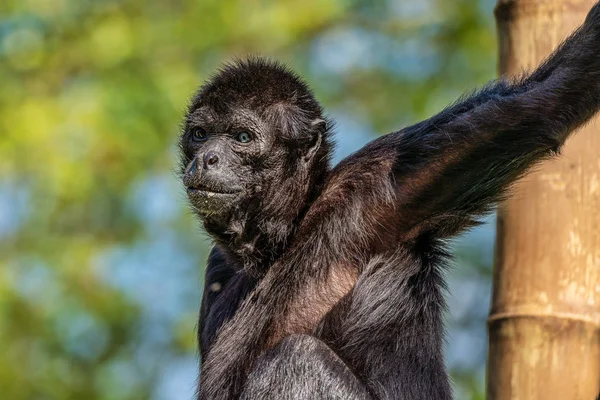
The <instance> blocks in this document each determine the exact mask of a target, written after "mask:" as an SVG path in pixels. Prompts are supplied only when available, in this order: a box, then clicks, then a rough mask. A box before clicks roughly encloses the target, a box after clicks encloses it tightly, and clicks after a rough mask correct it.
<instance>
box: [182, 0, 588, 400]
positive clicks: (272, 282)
mask: <svg viewBox="0 0 600 400" xmlns="http://www.w3.org/2000/svg"><path fill="white" fill-rule="evenodd" d="M599 49H600V6H599V5H596V6H595V7H594V9H593V10H592V11H591V13H590V15H589V16H588V18H587V20H586V22H585V24H584V25H583V27H582V28H580V29H579V30H578V31H577V32H576V33H575V34H574V35H573V36H571V38H569V39H568V40H567V41H566V42H565V43H564V44H563V45H562V46H561V47H560V48H559V49H558V50H557V51H556V52H555V53H554V55H553V56H552V57H550V58H549V59H548V60H547V61H546V62H545V63H543V64H542V66H540V67H539V68H538V69H537V70H536V71H535V72H533V74H531V75H530V76H528V77H525V78H523V79H521V80H519V81H516V82H509V81H506V80H500V81H497V82H493V83H490V84H489V85H487V86H486V87H485V88H483V89H482V90H481V91H479V92H477V93H475V94H473V95H470V96H468V97H465V98H463V99H462V100H460V101H458V102H457V103H456V104H454V105H452V106H450V107H448V108H447V109H445V110H444V111H442V112H441V113H440V114H438V115H436V116H434V117H432V118H431V119H428V120H426V121H423V122H420V123H418V124H416V125H414V126H411V127H408V128H405V129H403V130H401V131H399V132H395V133H391V134H389V135H386V136H383V137H381V138H379V139H377V140H375V141H373V142H371V143H370V144H368V145H367V146H365V147H364V148H363V149H361V150H360V151H359V152H357V153H356V154H354V155H352V156H350V157H349V158H347V159H345V160H344V161H342V162H341V163H340V164H339V165H338V166H337V167H336V168H334V169H333V170H331V171H330V170H329V167H328V163H327V161H328V154H329V143H328V136H329V133H328V130H327V129H323V130H321V131H319V130H318V129H317V130H315V125H313V124H312V121H319V120H324V118H323V116H322V111H321V108H320V106H319V105H318V103H317V102H316V100H314V98H313V96H312V94H310V91H309V90H308V88H307V87H306V85H304V84H303V83H302V82H301V81H300V80H299V79H298V78H297V77H296V76H295V75H293V74H291V73H290V72H289V71H287V70H286V69H285V68H282V67H281V66H279V65H274V64H270V63H267V62H264V61H260V60H251V61H248V62H243V63H239V64H235V65H232V66H229V67H227V68H225V69H224V70H223V71H221V72H220V73H219V74H218V75H217V76H216V77H215V78H214V79H213V80H212V81H211V82H210V83H208V84H207V85H206V86H205V87H204V88H203V89H201V91H200V92H199V94H198V96H197V97H196V98H195V100H194V102H193V104H192V106H191V107H190V113H189V115H188V119H187V124H186V132H187V131H188V130H189V128H190V126H193V124H194V123H197V121H198V120H199V119H201V118H200V116H199V115H197V114H194V113H195V112H196V110H198V109H199V108H201V107H202V106H209V107H213V108H214V109H217V110H219V109H220V110H221V111H220V112H221V113H222V114H223V115H226V114H227V115H228V118H231V112H234V111H235V110H241V109H248V108H250V109H254V110H257V111H258V113H259V115H260V116H261V117H260V118H262V119H263V120H264V121H266V122H265V124H266V125H267V126H273V127H274V128H273V129H271V130H270V131H269V132H265V134H267V135H277V138H282V139H281V140H279V139H277V141H278V143H279V144H278V145H277V146H274V147H273V148H272V150H271V153H273V154H271V153H270V154H264V155H262V156H261V159H260V160H259V161H255V162H256V163H257V164H255V166H256V168H257V169H256V172H255V173H254V172H253V173H252V174H250V175H248V184H247V185H246V186H245V187H247V190H246V191H245V192H244V194H243V195H242V197H243V199H244V200H243V202H242V201H239V200H238V201H237V202H236V201H233V202H232V203H231V204H228V207H227V210H228V211H227V212H224V213H218V218H216V219H217V221H213V220H211V218H215V217H214V216H213V217H211V216H210V215H208V216H207V215H206V214H202V213H200V215H201V217H202V218H203V220H204V222H205V226H206V228H207V230H208V232H209V233H210V234H211V235H213V237H214V238H215V240H216V242H217V245H216V247H215V249H214V250H213V253H212V254H211V257H210V260H209V266H208V271H207V287H206V288H205V297H204V300H203V304H202V313H201V321H200V332H199V336H200V346H201V349H202V359H203V362H202V372H201V382H200V388H199V398H200V399H234V398H238V397H239V396H242V398H245V399H268V398H273V399H292V398H293V399H314V398H340V399H348V398H357V399H363V398H381V399H442V400H443V399H451V398H452V394H451V389H450V384H449V379H448V375H447V372H446V370H445V367H444V361H443V354H442V341H443V323H442V312H443V309H444V298H443V291H444V279H443V271H444V266H445V260H446V258H447V254H446V246H445V243H444V239H446V238H449V237H451V236H454V235H456V234H459V233H460V232H462V231H464V230H465V229H467V228H469V227H471V226H473V225H475V224H476V223H477V220H478V218H479V217H480V216H481V215H483V214H484V213H486V212H488V211H489V210H490V209H491V207H493V205H494V204H495V203H496V202H497V201H498V200H499V199H501V198H502V197H503V196H505V195H506V192H507V189H508V188H509V186H510V185H511V183H513V182H514V181H515V180H516V179H518V178H519V177H520V176H522V175H523V174H524V173H526V172H527V171H528V170H529V169H531V167H532V166H534V165H535V164H536V163H538V162H539V161H541V160H543V159H545V158H548V157H550V156H552V155H554V154H556V153H557V152H558V150H559V148H560V146H561V145H562V144H563V142H564V141H565V139H566V138H567V136H568V135H569V133H571V132H572V131H573V130H574V129H576V128H577V127H579V126H581V125H582V124H584V123H585V122H586V121H587V120H589V119H590V118H591V117H592V116H593V115H594V114H595V113H596V112H597V110H598V109H599V108H600V52H599V51H598V50H599ZM273 105H276V107H272V106H273ZM205 111H206V110H205ZM210 112H214V111H210ZM228 113H229V114H228ZM217 114H218V112H217ZM223 123H224V124H228V121H227V120H226V119H225V120H224V121H223ZM269 124H272V125H269ZM317 125H318V126H322V125H321V124H317ZM325 127H327V125H325ZM223 129H226V127H224V128H223ZM186 135H187V133H186V134H184V136H183V139H182V148H183V152H184V164H185V165H188V164H189V163H190V160H191V159H192V158H193V157H194V156H196V155H197V154H202V153H203V152H204V151H205V150H203V149H202V148H197V147H193V146H190V145H189V144H188V142H186V140H187V139H186V137H187V136H186ZM319 135H320V137H321V141H320V144H319V142H318V140H317V139H318V137H319ZM315 146H316V150H315V151H313V152H312V153H310V152H308V151H307V150H306V149H307V148H312V149H314V148H315ZM307 154H309V155H308V156H307ZM261 163H262V164H261ZM240 165H241V167H240V168H243V165H244V164H243V157H242V161H240ZM184 179H185V178H184ZM190 179H192V178H188V181H189V180H190ZM198 179H200V178H198ZM265 181H268V182H270V183H269V185H266V187H267V188H266V189H264V188H263V184H262V182H265ZM257 182H258V183H257ZM253 184H256V185H258V186H260V187H261V190H259V191H253V189H252V187H253ZM214 282H219V283H220V284H221V287H222V289H221V290H219V291H218V293H213V292H211V290H210V287H211V286H210V285H211V284H212V283H214Z"/></svg>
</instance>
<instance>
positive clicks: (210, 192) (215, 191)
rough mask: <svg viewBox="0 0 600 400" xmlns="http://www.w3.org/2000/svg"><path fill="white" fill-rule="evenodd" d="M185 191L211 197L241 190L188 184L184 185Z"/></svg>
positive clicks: (236, 192)
mask: <svg viewBox="0 0 600 400" xmlns="http://www.w3.org/2000/svg"><path fill="white" fill-rule="evenodd" d="M185 189H186V191H187V192H188V194H195V195H198V194H200V195H202V194H204V195H205V196H208V197H212V196H219V195H235V194H238V193H239V192H241V190H240V189H233V188H232V189H225V188H217V187H209V186H206V185H199V184H198V185H190V186H186V188H185Z"/></svg>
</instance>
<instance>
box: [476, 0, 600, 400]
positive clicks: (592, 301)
mask: <svg viewBox="0 0 600 400" xmlns="http://www.w3.org/2000/svg"><path fill="white" fill-rule="evenodd" d="M593 4H594V1H593V0H527V1H519V0H500V1H499V2H498V5H497V8H496V20H497V24H498V33H499V44H500V46H499V48H500V63H499V69H500V73H501V74H508V75H520V74H522V72H523V71H524V70H529V71H531V70H532V69H533V68H534V67H535V66H537V65H538V64H539V63H540V61H541V60H542V59H543V58H545V57H546V56H547V55H548V54H550V52H551V51H552V50H553V49H554V48H555V47H556V45H558V44H559V43H560V42H561V41H562V40H563V39H564V38H565V37H566V36H567V35H568V34H569V33H571V32H572V31H573V30H574V29H575V28H576V27H577V26H578V25H580V24H581V23H582V22H583V20H584V19H585V16H586V14H587V11H588V10H589V9H590V8H591V7H592V5H593ZM599 45H600V44H599ZM599 56H600V54H599ZM599 128H600V120H599V119H598V118H596V119H595V120H594V122H592V123H591V124H589V125H587V126H586V127H584V128H583V129H581V130H580V131H579V132H577V133H576V134H575V135H574V136H573V137H572V138H571V139H569V141H568V143H567V144H566V145H565V147H564V149H563V151H562V155H561V156H560V157H559V158H557V159H554V160H551V161H549V162H546V163H544V164H543V165H542V166H541V167H540V168H538V170H537V171H536V172H534V173H532V174H530V175H528V176H527V177H525V178H524V179H523V180H521V181H520V182H519V183H518V184H517V185H516V186H515V189H514V191H513V196H512V197H511V199H509V200H508V201H506V202H505V203H503V204H502V205H501V206H500V207H499V210H498V235H497V246H496V263H495V267H494V283H493V294H492V306H491V311H490V318H489V354H488V372H487V391H488V399H490V400H509V399H510V400H535V399H544V400H549V399H550V400H551V399H561V400H569V399H573V400H593V399H595V398H596V396H597V394H598V392H599V391H600V129H599Z"/></svg>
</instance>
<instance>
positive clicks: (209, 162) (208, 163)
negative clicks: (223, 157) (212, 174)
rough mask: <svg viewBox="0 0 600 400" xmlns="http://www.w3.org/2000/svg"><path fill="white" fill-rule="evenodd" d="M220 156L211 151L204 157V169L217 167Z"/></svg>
mask: <svg viewBox="0 0 600 400" xmlns="http://www.w3.org/2000/svg"><path fill="white" fill-rule="evenodd" d="M218 163H219V156H218V155H217V153H215V152H214V151H212V150H210V151H208V152H207V153H206V154H205V155H204V169H210V168H214V167H216V166H217V164H218Z"/></svg>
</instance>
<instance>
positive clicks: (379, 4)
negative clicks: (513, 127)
mask: <svg viewBox="0 0 600 400" xmlns="http://www.w3.org/2000/svg"><path fill="white" fill-rule="evenodd" d="M493 6H494V1H493V0H452V1H448V0H364V1H363V0H347V1H344V0H320V1H306V0H278V1H267V0H237V1H235V0H162V1H152V2H148V1H143V0H122V1H116V0H102V1H101V0H3V1H1V2H0V398H1V399H6V400H45V399H48V400H54V399H60V400H68V399H91V400H94V399H102V400H125V399H127V400H129V399H132V400H133V399H152V400H163V399H165V400H166V399H169V400H180V399H181V400H183V399H190V398H191V397H192V394H193V392H194V381H195V377H196V371H197V351H196V345H195V324H196V314H197V309H198V306H199V301H200V296H201V290H200V288H201V285H202V275H203V274H202V271H203V267H204V263H205V259H206V257H207V251H208V248H209V246H210V241H209V240H208V238H207V237H206V236H205V235H204V234H203V233H202V232H201V230H200V228H199V224H198V223H197V221H195V219H194V217H193V216H192V214H191V212H190V211H189V210H188V208H187V206H186V201H185V196H184V192H183V191H182V188H181V187H180V184H179V182H178V181H177V177H176V168H177V148H176V141H177V136H178V133H179V121H180V119H181V116H182V111H183V110H184V109H185V106H186V103H187V100H188V98H189V97H190V95H191V94H192V93H193V91H194V90H195V88H196V87H197V86H198V85H199V84H200V83H201V82H202V81H203V80H204V79H205V78H206V77H208V76H209V75H210V74H211V72H212V71H214V70H215V68H217V67H218V65H219V64H220V63H221V62H223V61H226V60H229V59H231V58H232V57H234V56H238V57H243V56H244V55H249V54H264V55H268V56H271V57H273V58H276V59H279V60H282V61H284V62H286V63H288V64H289V65H291V66H293V68H294V69H296V70H297V71H298V72H300V73H301V74H302V75H303V76H305V77H306V79H307V80H308V82H309V83H310V84H311V85H312V87H313V88H314V90H315V92H316V94H317V96H318V98H319V99H320V100H322V102H323V103H324V105H325V107H326V109H327V110H328V111H329V113H330V115H331V116H332V117H333V118H334V119H335V120H336V121H337V134H336V137H337V143H338V146H337V151H336V158H335V159H336V161H338V160H339V159H340V158H342V157H344V156H346V155H348V154H350V153H351V152H352V151H354V150H356V149H358V148H359V147H360V146H362V145H363V144H364V143H366V142H367V141H369V140H371V139H372V138H374V137H375V136H376V135H378V134H383V133H387V132H389V131H392V130H396V129H398V128H401V127H402V126H404V125H406V124H410V123H412V122H415V121H417V120H419V119H420V118H424V117H427V116H430V115H431V114H433V113H435V112H437V111H439V110H440V109H441V108H442V107H443V106H445V105H446V104H448V103H449V102H451V101H453V100H454V99H455V98H456V97H457V96H458V95H460V94H461V93H463V92H465V91H467V90H470V89H472V88H473V87H475V86H476V85H480V84H482V83H484V82H485V81H487V80H489V79H491V78H493V77H494V76H495V71H496V61H495V60H496V40H495V29H494V21H493V12H492V10H493ZM494 229H495V228H494V226H493V217H490V218H489V219H488V221H487V223H486V224H485V225H483V226H482V227H480V228H477V229H475V230H474V231H472V232H470V233H469V234H467V235H465V236H463V237H462V238H460V239H459V240H457V241H456V242H455V245H454V246H455V248H456V250H457V257H456V263H455V267H454V268H453V269H452V270H451V271H449V274H448V279H449V281H450V291H449V295H448V300H449V305H450V306H449V312H448V317H447V320H448V327H449V334H448V339H447V346H446V347H447V363H448V366H449V368H450V371H451V373H452V376H453V379H454V387H455V390H456V396H457V398H458V399H482V398H483V388H484V379H485V356H486V345H487V339H486V325H485V319H486V316H487V312H488V307H489V296H490V272H491V262H492V253H493V238H494Z"/></svg>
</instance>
